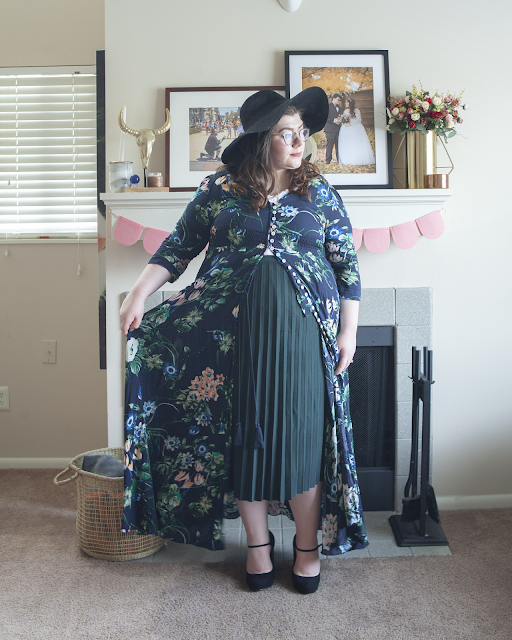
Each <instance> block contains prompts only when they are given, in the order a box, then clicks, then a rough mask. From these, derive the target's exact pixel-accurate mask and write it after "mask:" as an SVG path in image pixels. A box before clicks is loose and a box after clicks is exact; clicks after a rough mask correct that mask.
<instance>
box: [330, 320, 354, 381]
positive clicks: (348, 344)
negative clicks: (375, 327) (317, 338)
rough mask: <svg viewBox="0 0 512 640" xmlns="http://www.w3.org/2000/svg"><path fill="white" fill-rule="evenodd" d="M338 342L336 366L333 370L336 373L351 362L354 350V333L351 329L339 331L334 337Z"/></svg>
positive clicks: (343, 369)
mask: <svg viewBox="0 0 512 640" xmlns="http://www.w3.org/2000/svg"><path fill="white" fill-rule="evenodd" d="M336 342H337V343H338V355H339V360H338V366H337V367H336V370H335V371H334V373H335V375H338V374H339V373H341V372H342V371H345V369H346V368H347V367H348V366H349V365H350V364H351V363H352V361H353V359H354V353H355V352H356V334H355V333H354V332H353V331H341V332H340V333H339V334H338V337H337V338H336Z"/></svg>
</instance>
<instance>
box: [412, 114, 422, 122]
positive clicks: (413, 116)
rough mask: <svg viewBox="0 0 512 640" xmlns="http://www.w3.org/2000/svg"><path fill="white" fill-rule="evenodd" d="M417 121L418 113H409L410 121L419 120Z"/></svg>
mask: <svg viewBox="0 0 512 640" xmlns="http://www.w3.org/2000/svg"><path fill="white" fill-rule="evenodd" d="M419 119H420V114H419V113H411V120H419Z"/></svg>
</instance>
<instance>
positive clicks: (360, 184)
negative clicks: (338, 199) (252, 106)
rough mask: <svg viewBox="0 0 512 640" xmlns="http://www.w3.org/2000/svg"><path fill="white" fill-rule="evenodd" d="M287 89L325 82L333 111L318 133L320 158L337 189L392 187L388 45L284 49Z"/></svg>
mask: <svg viewBox="0 0 512 640" xmlns="http://www.w3.org/2000/svg"><path fill="white" fill-rule="evenodd" d="M285 63H286V93H287V97H289V98H290V97H293V96H294V95H296V94H297V93H299V92H300V91H302V90H303V89H307V88H308V87H313V86H317V87H321V88H322V89H323V90H324V91H325V92H326V93H327V96H328V98H329V116H328V118H327V123H326V125H325V127H324V129H323V130H322V131H319V132H318V133H315V134H314V135H313V138H314V140H315V142H316V147H317V151H316V159H315V164H316V165H317V166H318V167H319V169H320V172H321V173H322V175H323V176H324V178H325V179H326V180H328V181H329V182H330V183H331V185H332V186H333V187H335V188H336V189H391V188H392V187H393V170H392V158H391V134H390V133H388V132H387V131H386V124H387V121H386V103H387V97H388V95H389V67H388V52H387V51H285Z"/></svg>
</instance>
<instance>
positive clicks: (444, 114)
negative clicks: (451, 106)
mask: <svg viewBox="0 0 512 640" xmlns="http://www.w3.org/2000/svg"><path fill="white" fill-rule="evenodd" d="M449 113H450V112H449V111H448V109H443V110H442V111H441V114H442V115H443V117H445V118H446V116H447V115H448V114H449Z"/></svg>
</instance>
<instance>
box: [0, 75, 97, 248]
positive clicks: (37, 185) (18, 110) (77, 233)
mask: <svg viewBox="0 0 512 640" xmlns="http://www.w3.org/2000/svg"><path fill="white" fill-rule="evenodd" d="M96 235H97V203H96V73H95V68H94V67H78V68H77V67H67V68H64V69H63V68H55V67H53V68H45V69H37V68H36V69H0V239H1V240H3V239H4V238H5V239H7V240H23V239H26V238H41V237H46V238H48V237H49V238H74V239H77V238H78V239H81V238H84V239H85V238H95V237H96Z"/></svg>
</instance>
